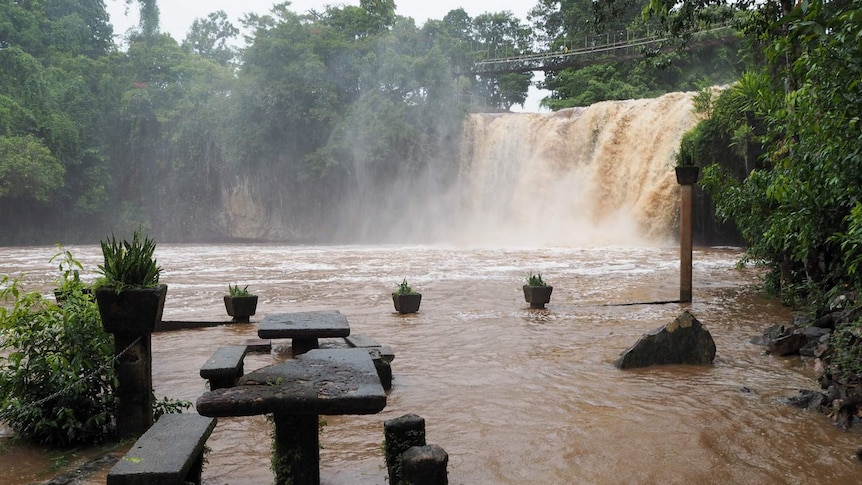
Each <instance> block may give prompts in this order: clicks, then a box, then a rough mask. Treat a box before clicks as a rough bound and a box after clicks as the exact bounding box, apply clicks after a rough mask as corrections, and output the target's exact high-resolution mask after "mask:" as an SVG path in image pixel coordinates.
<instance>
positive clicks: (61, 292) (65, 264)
mask: <svg viewBox="0 0 862 485" xmlns="http://www.w3.org/2000/svg"><path fill="white" fill-rule="evenodd" d="M57 248H58V249H59V250H60V252H58V253H57V254H55V255H54V256H52V257H51V259H49V260H48V262H50V263H53V262H55V261H57V260H60V264H59V268H60V276H59V277H58V278H57V279H56V280H55V282H56V283H57V288H56V289H55V290H54V295H55V296H56V297H57V301H58V302H59V301H61V300H65V299H66V297H67V295H69V294H70V293H72V292H74V291H76V290H78V291H82V292H83V293H85V294H89V292H90V289H89V288H88V287H87V285H86V284H85V283H84V282H83V281H81V271H83V270H84V267H83V266H81V263H80V262H78V261H77V260H76V259H75V257H74V256H73V255H72V253H71V251H69V250H66V249H63V246H62V245H61V244H58V245H57Z"/></svg>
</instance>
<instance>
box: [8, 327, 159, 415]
mask: <svg viewBox="0 0 862 485" xmlns="http://www.w3.org/2000/svg"><path fill="white" fill-rule="evenodd" d="M141 338H143V336H140V337H138V338H136V339H135V341H134V342H132V343H130V344H129V346H128V347H126V348H125V349H123V351H122V352H120V353H119V354H117V355H115V356H114V357H112V358H111V360H109V361H108V362H105V363H104V364H102V365H101V366H99V367H98V368H97V369H96V370H94V371H93V372H91V373H89V374H88V375H86V376H84V377H81V378H80V379H78V380H77V381H75V382H73V383H71V384H69V385H68V386H66V387H65V388H63V389H60V390H59V391H57V392H55V393H53V394H51V395H50V396H48V397H44V398H42V399H39V400H38V401H36V402H33V403H30V404H29V405H28V406H29V407H39V406H41V405H43V404H45V403H46V402H48V401H50V400H52V399H55V398H57V397H59V396H61V395H63V394H65V393H67V392H69V391H71V390H72V388H74V387H75V386H77V385H78V384H79V383H81V382H83V381H86V380H87V379H91V378H93V377H95V376H96V375H98V374H101V373H102V372H103V371H104V370H105V369H107V368H108V366H112V365H114V363H115V362H116V361H118V360H119V359H120V357H122V356H124V355H126V353H128V352H129V350H131V349H132V347H134V346H135V345H136V344H137V343H138V342H140V341H141ZM9 414H10V411H9V410H2V411H0V418H3V419H5V417H6V416H7V415H9Z"/></svg>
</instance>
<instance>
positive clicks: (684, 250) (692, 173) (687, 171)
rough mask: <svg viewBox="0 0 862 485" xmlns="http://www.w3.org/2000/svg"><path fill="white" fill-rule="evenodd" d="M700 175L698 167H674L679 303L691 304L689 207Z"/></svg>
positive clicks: (690, 229) (690, 227)
mask: <svg viewBox="0 0 862 485" xmlns="http://www.w3.org/2000/svg"><path fill="white" fill-rule="evenodd" d="M699 173H700V169H699V168H698V167H676V181H677V183H679V185H680V204H679V301H680V302H681V303H691V293H692V292H691V286H692V284H691V279H692V277H691V273H692V271H691V266H692V256H691V255H692V226H691V206H692V192H693V190H694V183H695V182H697V176H698V174H699Z"/></svg>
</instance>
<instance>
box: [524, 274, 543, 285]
mask: <svg viewBox="0 0 862 485" xmlns="http://www.w3.org/2000/svg"><path fill="white" fill-rule="evenodd" d="M527 286H548V284H547V283H545V281H544V280H543V279H542V273H537V274H533V272H532V271H531V272H530V274H529V275H527Z"/></svg>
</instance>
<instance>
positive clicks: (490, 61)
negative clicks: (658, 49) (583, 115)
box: [475, 22, 731, 72]
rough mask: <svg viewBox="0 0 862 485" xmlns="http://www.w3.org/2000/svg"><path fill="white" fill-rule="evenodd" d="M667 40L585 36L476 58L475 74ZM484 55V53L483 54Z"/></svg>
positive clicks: (628, 34)
mask: <svg viewBox="0 0 862 485" xmlns="http://www.w3.org/2000/svg"><path fill="white" fill-rule="evenodd" d="M730 28H731V25H730V22H725V23H722V24H718V25H713V26H710V27H709V28H705V29H701V30H697V31H692V32H690V33H689V34H690V35H696V34H708V33H715V32H717V31H719V30H724V29H730ZM670 40H671V38H670V37H668V36H666V35H665V34H664V32H663V31H659V30H656V29H652V30H650V29H644V30H642V31H639V32H638V31H618V32H614V33H610V32H608V33H604V34H597V35H589V36H585V37H584V38H583V39H578V40H574V41H568V42H566V43H564V44H563V45H561V46H559V47H557V48H555V49H554V50H550V51H545V52H538V53H524V54H516V53H512V54H507V53H506V52H503V55H499V54H498V53H496V52H495V55H496V57H490V55H489V54H486V55H488V57H486V58H484V59H479V60H477V61H476V62H475V66H476V67H477V69H476V71H477V72H482V71H491V70H494V71H500V70H505V67H506V66H507V65H515V64H517V65H519V68H518V69H517V70H519V71H524V70H531V67H530V63H536V64H537V65H536V66H535V69H540V68H541V67H542V64H543V63H544V62H547V61H552V60H558V61H563V60H566V59H567V58H571V57H578V56H587V55H590V54H598V55H602V54H607V53H613V54H618V53H619V51H625V52H628V53H631V52H633V51H636V50H637V51H642V50H643V49H644V48H646V47H647V46H649V45H652V44H661V43H664V42H667V41H670ZM483 54H485V53H483Z"/></svg>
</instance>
